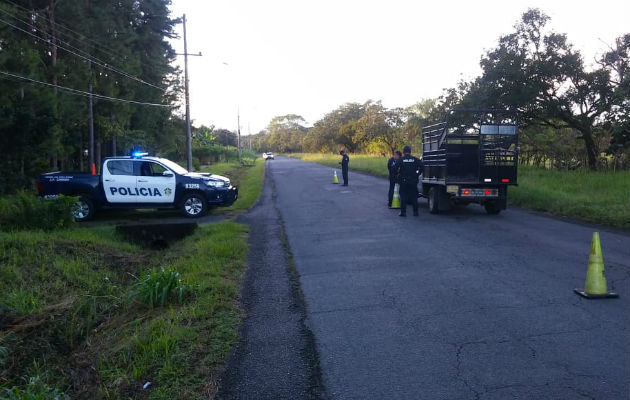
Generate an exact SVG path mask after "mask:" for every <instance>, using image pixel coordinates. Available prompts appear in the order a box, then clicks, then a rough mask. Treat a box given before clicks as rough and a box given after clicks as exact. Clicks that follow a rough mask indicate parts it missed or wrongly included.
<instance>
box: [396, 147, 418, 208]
mask: <svg viewBox="0 0 630 400" xmlns="http://www.w3.org/2000/svg"><path fill="white" fill-rule="evenodd" d="M421 173H422V161H421V160H420V159H419V158H416V157H414V156H412V155H411V147H409V146H405V147H404V148H403V157H402V158H401V159H400V162H399V163H398V179H399V181H400V216H401V217H406V216H407V203H409V202H411V204H412V206H413V215H414V216H418V176H419V175H420V174H421Z"/></svg>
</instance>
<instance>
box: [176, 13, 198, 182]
mask: <svg viewBox="0 0 630 400" xmlns="http://www.w3.org/2000/svg"><path fill="white" fill-rule="evenodd" d="M182 22H183V24H184V53H183V54H182V53H178V54H177V55H180V56H181V55H183V56H184V92H185V97H186V155H187V158H188V171H192V169H193V165H192V134H191V132H190V96H189V94H188V56H201V52H199V54H188V43H187V41H186V14H184V16H183V17H182Z"/></svg>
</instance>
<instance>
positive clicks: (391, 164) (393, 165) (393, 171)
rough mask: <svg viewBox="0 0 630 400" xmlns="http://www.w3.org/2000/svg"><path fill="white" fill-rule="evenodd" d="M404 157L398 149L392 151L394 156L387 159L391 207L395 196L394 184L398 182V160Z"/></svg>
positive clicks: (388, 199)
mask: <svg viewBox="0 0 630 400" xmlns="http://www.w3.org/2000/svg"><path fill="white" fill-rule="evenodd" d="M400 157H402V153H401V152H400V151H398V150H396V151H394V152H393V153H392V157H391V158H390V159H389V160H388V161H387V170H388V171H389V192H388V193H387V205H388V206H389V207H390V208H391V206H392V199H393V198H394V186H396V183H397V180H398V179H397V178H398V177H397V175H398V160H400Z"/></svg>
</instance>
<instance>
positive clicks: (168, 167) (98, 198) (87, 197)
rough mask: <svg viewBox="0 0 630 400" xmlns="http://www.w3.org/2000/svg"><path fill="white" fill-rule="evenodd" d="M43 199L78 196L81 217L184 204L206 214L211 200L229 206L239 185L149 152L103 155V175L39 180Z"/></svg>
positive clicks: (188, 212)
mask: <svg viewBox="0 0 630 400" xmlns="http://www.w3.org/2000/svg"><path fill="white" fill-rule="evenodd" d="M37 190H38V192H39V195H40V196H41V197H44V198H56V197H57V196H59V195H66V196H77V197H78V198H79V201H78V203H77V205H76V207H75V208H74V210H73V215H74V217H75V219H76V220H77V221H85V220H88V219H90V218H92V217H93V216H94V213H95V211H96V210H98V209H105V208H132V209H137V208H180V209H181V211H182V213H183V214H184V215H185V216H186V217H191V218H194V217H200V216H202V215H203V214H204V213H205V212H206V210H207V208H208V206H209V205H218V206H230V205H232V204H233V203H234V202H235V201H236V199H237V197H238V189H237V188H236V187H235V186H232V184H231V183H230V180H229V179H228V178H226V177H223V176H219V175H212V174H202V173H194V172H188V171H186V169H184V168H182V167H180V166H179V165H178V164H176V163H174V162H172V161H169V160H167V159H164V158H159V157H146V153H138V152H135V153H132V155H131V156H129V157H108V158H105V159H104V160H103V165H102V166H101V174H100V175H92V174H88V173H66V172H50V173H46V174H43V175H40V176H39V177H38V179H37Z"/></svg>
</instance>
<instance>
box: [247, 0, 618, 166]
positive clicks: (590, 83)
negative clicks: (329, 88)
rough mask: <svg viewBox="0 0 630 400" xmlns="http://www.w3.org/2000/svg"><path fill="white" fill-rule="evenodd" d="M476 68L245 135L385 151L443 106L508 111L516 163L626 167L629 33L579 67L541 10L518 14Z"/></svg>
mask: <svg viewBox="0 0 630 400" xmlns="http://www.w3.org/2000/svg"><path fill="white" fill-rule="evenodd" d="M480 64H481V68H482V74H481V76H479V77H478V78H476V79H474V80H472V81H468V82H467V81H462V82H459V84H458V85H457V86H456V87H455V88H451V89H448V90H445V92H444V94H443V95H442V96H441V97H439V98H437V99H428V100H423V101H420V102H418V103H417V104H414V105H412V106H410V107H406V108H394V109H387V108H385V107H384V106H383V105H382V104H381V103H380V102H378V101H376V102H375V101H367V102H365V103H363V104H360V103H348V104H344V105H341V106H340V107H338V108H337V109H335V110H333V111H331V112H329V113H328V114H326V115H325V116H324V117H323V118H321V119H320V120H318V121H317V122H315V123H314V125H313V126H312V127H307V126H306V124H305V121H304V120H303V118H302V117H300V116H299V115H293V114H290V115H284V116H279V117H276V118H274V119H273V120H272V121H271V122H270V123H269V126H268V127H267V129H266V130H265V131H263V132H261V133H260V134H258V135H256V136H255V137H253V138H252V144H253V147H254V148H255V149H256V150H258V151H266V150H273V151H276V152H283V153H290V152H310V153H320V152H321V153H330V152H333V153H335V152H337V151H338V150H339V149H341V148H345V149H347V150H348V151H350V152H363V153H371V154H381V153H383V154H389V153H390V152H391V151H392V150H393V149H395V148H400V147H402V146H403V145H404V144H411V145H412V146H413V145H415V147H416V150H419V146H418V141H419V138H420V133H421V129H422V127H423V126H426V125H427V124H432V123H435V122H439V121H440V120H441V119H442V118H443V116H444V112H445V110H446V109H450V108H455V107H469V108H507V109H511V110H516V111H517V112H518V115H519V123H520V128H521V137H520V147H521V153H520V154H521V158H520V159H521V161H522V162H524V163H528V164H533V165H536V166H540V167H548V168H549V167H551V168H556V169H576V168H579V167H588V168H590V169H598V168H610V169H619V168H628V167H630V95H629V93H630V67H629V65H630V34H626V35H623V36H621V37H619V38H617V40H616V41H615V43H613V44H611V45H610V48H609V49H608V50H607V51H606V52H604V54H602V55H601V56H599V58H598V59H597V63H596V65H595V66H593V67H591V66H587V65H586V63H585V61H584V59H583V57H582V55H581V54H580V52H579V51H578V50H577V49H575V48H574V47H573V46H572V45H571V43H570V42H569V40H568V38H567V37H566V35H564V34H560V33H556V32H554V31H553V30H551V29H550V27H549V17H547V16H546V15H545V14H543V13H542V12H541V11H540V10H537V9H531V10H528V11H527V12H525V13H524V14H523V16H522V18H521V20H520V21H518V23H517V24H516V25H515V27H514V32H512V33H510V34H507V35H505V36H502V37H500V38H499V40H498V43H497V45H496V46H495V47H494V48H492V49H490V50H489V51H488V52H486V53H485V54H484V55H483V56H482V57H481V63H480Z"/></svg>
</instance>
